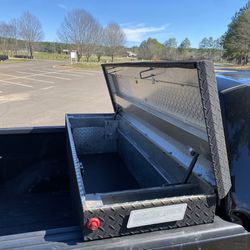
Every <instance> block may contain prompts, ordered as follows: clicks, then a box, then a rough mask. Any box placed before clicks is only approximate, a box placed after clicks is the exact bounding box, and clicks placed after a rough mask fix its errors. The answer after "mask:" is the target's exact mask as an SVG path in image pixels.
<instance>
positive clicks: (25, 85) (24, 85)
mask: <svg viewBox="0 0 250 250" xmlns="http://www.w3.org/2000/svg"><path fill="white" fill-rule="evenodd" d="M0 82H3V83H8V84H10V85H16V86H22V87H26V88H33V86H31V85H27V84H23V83H20V82H10V81H7V80H0Z"/></svg>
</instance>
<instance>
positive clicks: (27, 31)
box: [19, 11, 43, 58]
mask: <svg viewBox="0 0 250 250" xmlns="http://www.w3.org/2000/svg"><path fill="white" fill-rule="evenodd" d="M19 30H20V33H19V34H20V37H21V38H22V39H23V40H24V42H25V46H26V48H27V49H28V52H29V56H30V57H31V58H33V44H34V42H37V41H40V40H42V38H43V30H42V25H41V23H40V21H39V19H38V18H37V17H35V16H34V15H32V14H31V13H30V12H28V11H27V12H25V13H24V14H23V15H22V16H21V19H20V26H19Z"/></svg>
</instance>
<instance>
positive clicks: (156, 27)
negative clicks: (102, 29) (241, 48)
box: [0, 0, 248, 47]
mask: <svg viewBox="0 0 250 250" xmlns="http://www.w3.org/2000/svg"><path fill="white" fill-rule="evenodd" d="M247 2H248V0H206V1H202V0H172V1H170V0H123V1H119V0H105V1H104V0H68V1H66V0H0V21H8V20H10V19H11V18H14V17H19V16H20V15H21V14H22V12H23V11H25V10H29V11H31V12H32V13H33V14H34V15H36V16H37V17H38V18H39V19H40V21H41V23H42V25H43V29H44V33H45V38H44V40H46V41H57V40H58V38H57V30H58V27H59V26H60V24H61V22H62V20H63V18H64V15H65V14H66V13H67V11H70V10H72V9H77V8H83V9H85V10H87V11H89V12H90V13H91V14H92V15H93V16H94V17H95V18H96V19H97V20H98V21H99V22H100V23H101V24H102V25H104V26H105V25H107V23H109V22H111V21H114V22H117V23H118V24H120V25H121V27H122V28H123V29H124V31H125V33H126V36H127V43H126V45H127V46H132V45H139V44H140V42H141V41H143V40H144V39H147V38H148V37H154V38H157V39H158V40H159V41H160V42H164V41H166V40H167V39H168V38H169V37H176V39H177V41H178V43H180V42H181V41H182V40H183V39H184V38H185V37H188V38H189V39H190V41H191V45H192V47H198V46H199V42H200V41H201V39H202V38H203V37H205V36H213V37H214V38H218V37H220V36H221V35H222V34H223V33H224V32H225V31H226V29H227V25H228V23H229V22H230V20H231V18H232V16H233V15H234V13H235V12H236V11H238V10H239V9H240V8H241V7H242V6H244V5H245V4H246V3H247Z"/></svg>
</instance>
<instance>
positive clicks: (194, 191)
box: [66, 61, 231, 240]
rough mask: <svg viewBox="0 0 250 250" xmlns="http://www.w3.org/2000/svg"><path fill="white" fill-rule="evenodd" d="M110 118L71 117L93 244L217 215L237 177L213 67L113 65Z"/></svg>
mask: <svg viewBox="0 0 250 250" xmlns="http://www.w3.org/2000/svg"><path fill="white" fill-rule="evenodd" d="M103 71H104V75H105V79H106V82H107V86H108V89H109V93H110V97H111V100H112V103H113V107H114V113H112V114H67V115H66V127H67V153H68V159H69V169H70V176H71V177H70V179H71V186H72V196H73V197H74V200H75V204H76V205H75V207H76V211H77V213H78V215H79V218H80V223H81V226H82V231H83V237H84V239H85V240H95V239H102V238H109V237H117V236H123V235H129V234H135V233H143V232H148V231H154V230H163V229H172V228H178V227H184V226H191V225H197V224H203V223H211V222H212V221H213V219H214V213H215V207H216V200H217V198H220V199H221V198H223V197H225V196H226V195H227V193H228V191H229V189H230V187H231V182H230V174H229V167H228V160H227V152H226V146H225V139H224V131H223V126H222V119H221V111H220V105H219V99H218V93H217V86H216V82H215V76H214V69H213V64H212V63H210V62H207V61H192V62H160V63H156V62H142V63H121V64H105V65H103Z"/></svg>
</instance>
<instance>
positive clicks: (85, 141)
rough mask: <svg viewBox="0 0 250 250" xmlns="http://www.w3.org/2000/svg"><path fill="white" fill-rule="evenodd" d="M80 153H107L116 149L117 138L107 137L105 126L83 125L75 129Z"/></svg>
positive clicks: (74, 132)
mask: <svg viewBox="0 0 250 250" xmlns="http://www.w3.org/2000/svg"><path fill="white" fill-rule="evenodd" d="M73 137H74V142H75V146H76V150H77V153H78V154H88V153H93V152H94V153H105V152H114V151H115V150H116V140H111V139H107V138H106V136H105V128H104V127H81V128H74V129H73Z"/></svg>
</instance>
